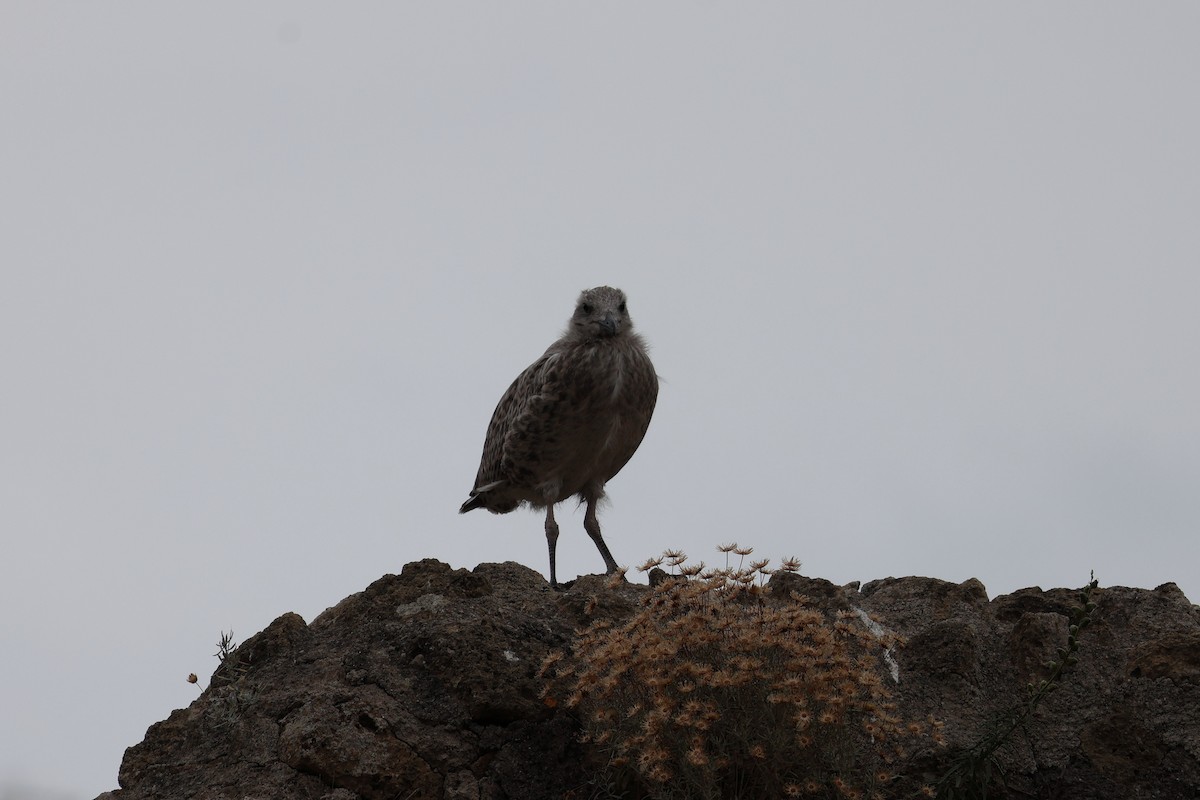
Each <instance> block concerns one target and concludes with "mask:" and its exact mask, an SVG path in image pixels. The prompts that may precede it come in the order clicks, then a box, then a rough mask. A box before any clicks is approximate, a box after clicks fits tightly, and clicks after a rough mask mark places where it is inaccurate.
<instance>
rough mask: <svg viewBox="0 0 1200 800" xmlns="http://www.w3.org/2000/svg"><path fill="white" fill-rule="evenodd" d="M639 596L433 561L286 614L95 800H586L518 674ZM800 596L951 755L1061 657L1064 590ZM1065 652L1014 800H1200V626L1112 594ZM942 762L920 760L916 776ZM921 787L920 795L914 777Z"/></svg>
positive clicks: (1167, 604) (566, 746)
mask: <svg viewBox="0 0 1200 800" xmlns="http://www.w3.org/2000/svg"><path fill="white" fill-rule="evenodd" d="M647 591H648V588H647V587H645V586H640V585H634V584H629V583H620V582H618V583H617V584H613V583H612V582H611V581H610V580H609V579H608V578H606V577H604V576H584V577H582V578H580V579H578V580H577V581H575V582H573V583H572V584H571V585H570V586H569V587H567V588H566V591H562V592H554V591H550V588H549V586H548V585H547V583H546V582H545V580H544V579H543V578H542V577H541V575H539V574H538V573H536V572H534V571H533V570H530V569H527V568H526V567H523V566H521V565H519V564H514V563H512V562H508V563H505V564H481V565H480V566H479V567H477V568H476V569H474V570H470V571H468V570H464V569H458V570H455V569H451V568H450V567H449V566H448V565H446V564H443V563H441V562H438V561H434V560H431V559H426V560H424V561H419V562H414V563H412V564H408V565H406V566H405V567H404V570H403V571H402V573H401V574H400V575H385V576H383V577H382V578H380V579H379V580H377V581H375V582H374V583H372V584H371V585H370V586H368V587H367V588H366V589H365V590H364V591H362V592H360V593H358V594H355V595H352V596H351V597H348V598H346V599H345V600H343V601H342V602H340V603H338V604H337V605H336V606H334V607H333V608H330V609H329V610H327V611H325V612H324V613H322V614H321V615H319V616H318V617H317V618H316V619H315V620H313V622H312V624H305V622H304V620H302V619H301V618H300V617H298V616H297V615H295V614H284V615H283V616H281V617H280V618H279V619H277V620H275V621H274V622H272V623H271V625H269V626H268V627H267V628H266V629H265V630H263V631H262V632H261V633H259V634H257V635H255V636H252V637H250V638H249V639H248V640H246V641H245V642H244V643H243V644H242V645H241V646H240V647H238V648H237V649H236V651H234V652H233V653H231V654H230V655H229V657H228V658H226V659H225V661H224V662H223V663H222V664H221V665H220V666H219V667H218V668H217V670H216V672H215V673H214V675H213V679H212V681H211V682H210V685H209V688H208V689H207V690H205V692H204V693H203V694H202V695H201V696H200V697H199V698H198V699H197V700H196V701H195V702H194V703H192V705H191V706H190V707H189V708H187V709H182V710H179V711H175V712H173V713H172V714H171V715H170V716H169V718H168V719H166V720H164V721H163V722H159V723H156V724H154V725H152V726H151V727H150V729H149V730H148V731H147V733H146V738H145V740H144V741H143V742H141V743H140V744H138V745H135V746H133V747H131V748H129V749H128V750H127V751H126V754H125V758H124V760H123V762H122V765H121V769H120V778H119V780H120V785H121V787H122V788H121V789H120V790H118V791H115V792H110V793H106V794H105V795H102V796H101V797H102V798H104V800H150V799H151V798H171V800H176V799H180V800H183V799H185V798H197V800H224V798H231V799H232V798H239V799H240V798H258V797H263V798H266V797H297V798H313V799H314V800H317V799H318V798H320V799H322V800H372V799H373V798H384V797H389V798H390V797H408V798H437V799H438V800H443V799H444V800H468V798H469V800H476V798H478V799H479V800H517V799H518V798H519V799H520V800H543V798H545V799H546V800H549V798H561V797H564V796H579V797H583V796H592V795H591V794H589V793H592V794H594V793H595V790H596V789H597V786H596V785H595V784H594V783H593V781H594V778H595V775H594V771H593V770H594V768H595V767H596V766H597V765H598V764H601V763H602V761H603V759H602V757H601V755H600V754H599V753H598V752H595V751H589V750H587V749H586V748H585V747H584V746H583V745H581V744H579V742H578V738H577V733H578V727H577V721H576V720H575V719H574V717H573V716H572V714H571V713H569V712H566V711H564V710H563V709H561V708H556V707H553V703H550V704H547V702H545V701H544V700H542V698H541V695H540V692H541V689H542V681H541V679H540V678H539V677H538V670H539V668H540V665H541V663H542V661H543V659H544V658H545V656H546V654H548V653H549V652H550V651H552V650H554V649H559V648H563V647H567V646H569V645H570V643H571V642H572V640H573V638H574V635H575V631H576V630H578V629H579V628H582V627H584V626H586V625H587V624H589V623H590V622H592V621H596V620H607V621H611V622H619V621H620V620H622V619H624V618H626V617H627V616H628V615H630V614H632V613H633V612H634V611H635V610H636V609H637V608H638V601H639V598H641V597H642V596H644V594H645V593H646V592H647ZM794 594H798V595H804V596H806V597H807V598H808V601H809V602H810V603H811V604H812V605H813V606H814V607H816V608H820V609H822V610H824V611H826V612H828V613H830V614H832V613H834V612H852V613H850V614H848V615H847V618H848V619H851V620H853V619H854V618H855V616H856V615H857V614H858V613H859V612H861V613H862V614H864V615H865V614H868V613H869V614H870V616H871V618H872V619H874V620H876V621H877V622H878V624H879V626H880V627H879V628H878V629H877V630H879V631H882V630H885V629H886V630H889V631H892V632H895V633H897V634H899V635H900V636H901V637H903V638H904V639H906V643H905V644H903V646H900V647H898V648H897V649H896V650H895V652H894V654H893V656H894V660H893V661H892V662H891V665H892V666H893V667H894V669H895V675H896V677H897V678H898V683H894V682H893V679H892V677H891V676H890V675H889V676H886V680H887V682H888V685H889V686H891V687H892V689H893V691H894V692H895V694H896V698H897V702H898V703H899V713H900V714H901V715H902V716H904V717H906V718H916V719H925V718H926V717H927V716H929V715H933V716H935V717H937V718H938V719H940V720H942V721H943V722H944V729H943V730H944V733H945V736H946V738H947V740H948V741H949V743H950V745H951V747H954V746H967V745H969V744H971V743H973V742H974V741H976V740H977V738H978V737H979V736H980V735H981V733H982V732H983V731H985V730H987V728H988V726H989V725H990V724H993V722H994V721H995V720H996V719H998V718H1000V716H1001V715H1003V714H1004V713H1005V712H1006V711H1007V710H1009V709H1012V708H1014V707H1019V706H1020V704H1021V703H1023V702H1024V700H1025V698H1026V697H1027V690H1026V685H1027V684H1030V683H1036V682H1037V681H1039V680H1041V679H1042V678H1044V677H1046V676H1047V675H1048V671H1049V667H1048V666H1047V662H1049V661H1052V660H1055V659H1056V658H1057V657H1058V651H1059V649H1060V648H1063V647H1065V645H1066V640H1067V635H1068V625H1069V624H1070V617H1071V613H1072V610H1073V609H1074V608H1075V607H1076V606H1077V605H1078V602H1079V598H1078V595H1079V593H1078V591H1077V590H1066V589H1052V590H1048V591H1042V590H1041V589H1037V588H1031V589H1022V590H1021V591H1019V592H1015V593H1013V594H1011V595H1008V596H1005V597H998V598H996V599H995V600H992V601H990V602H989V601H988V599H987V593H986V591H985V590H984V587H983V585H982V584H981V583H979V581H976V580H969V581H965V582H963V583H960V584H955V583H948V582H946V581H939V580H935V579H930V578H899V579H897V578H887V579H884V580H879V581H871V582H869V583H866V584H864V585H863V586H862V587H861V591H860V590H858V589H857V587H856V586H854V585H848V586H836V585H834V584H832V583H830V582H828V581H823V580H821V579H818V578H809V577H803V576H796V575H779V576H776V577H775V578H773V579H772V581H771V597H772V598H773V599H772V600H771V602H793V601H792V600H791V597H792V596H793V595H794ZM1093 600H1094V602H1095V604H1096V610H1095V612H1094V614H1093V618H1092V624H1091V625H1090V626H1089V627H1087V628H1085V629H1084V630H1082V631H1079V632H1078V640H1079V651H1078V653H1077V657H1078V663H1077V665H1075V666H1074V668H1073V669H1072V670H1070V671H1069V672H1068V673H1067V674H1066V676H1065V677H1064V679H1063V681H1062V685H1061V686H1060V688H1059V689H1058V690H1057V691H1055V692H1053V693H1052V694H1051V695H1050V696H1049V697H1048V698H1047V699H1046V701H1045V702H1044V703H1043V704H1042V706H1041V707H1040V708H1039V709H1038V711H1037V713H1036V714H1034V715H1033V716H1032V717H1031V718H1030V719H1029V720H1028V725H1027V726H1026V727H1027V734H1028V739H1026V738H1024V737H1025V736H1026V733H1019V734H1018V736H1019V737H1021V738H1020V739H1019V740H1018V742H1017V744H1019V745H1020V746H1017V747H1011V748H1007V749H1006V750H1005V751H1004V754H1003V755H1002V758H1003V759H1004V765H1005V768H1006V770H1007V774H1008V778H1009V783H1010V785H1011V786H1012V787H1013V791H1014V792H1015V793H1016V794H1015V795H1014V796H1040V797H1058V798H1064V799H1065V800H1108V799H1109V798H1111V799H1112V800H1118V798H1121V799H1123V798H1138V797H1146V798H1149V797H1154V798H1162V799H1163V800H1185V798H1186V799H1187V800H1192V799H1193V798H1195V797H1198V796H1200V610H1198V609H1197V608H1196V606H1193V605H1192V604H1191V603H1190V602H1188V600H1187V598H1186V597H1184V595H1183V593H1182V592H1180V591H1179V589H1178V587H1176V586H1175V585H1174V584H1164V585H1163V586H1160V587H1158V588H1157V589H1154V590H1143V589H1129V588H1123V587H1113V588H1106V589H1102V590H1099V591H1098V592H1096V593H1095V595H1094V597H1093ZM947 755H948V753H947V752H945V751H941V752H927V753H923V754H919V759H918V761H917V762H914V764H917V765H918V766H919V771H922V772H927V773H928V776H932V775H934V774H936V771H937V770H938V769H939V768H942V767H944V765H945V759H946V758H947ZM928 776H927V777H928Z"/></svg>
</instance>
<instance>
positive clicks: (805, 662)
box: [543, 545, 940, 800]
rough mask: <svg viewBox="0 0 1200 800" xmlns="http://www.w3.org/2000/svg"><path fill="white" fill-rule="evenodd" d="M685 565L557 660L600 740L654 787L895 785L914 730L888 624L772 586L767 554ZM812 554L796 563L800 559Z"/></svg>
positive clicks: (841, 788) (923, 728) (743, 791)
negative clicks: (887, 654) (899, 689)
mask: <svg viewBox="0 0 1200 800" xmlns="http://www.w3.org/2000/svg"><path fill="white" fill-rule="evenodd" d="M719 549H720V550H721V551H722V552H724V553H725V554H726V559H727V563H726V566H725V567H723V568H718V569H707V570H706V569H705V568H704V565H703V564H700V565H695V566H687V565H686V563H685V562H686V556H684V555H683V554H682V553H678V552H671V551H668V552H667V553H665V554H664V556H663V557H662V558H659V559H653V560H651V561H649V562H647V563H646V564H643V565H642V567H641V569H643V570H646V569H650V568H652V567H654V566H659V565H661V564H663V563H666V565H667V566H669V567H672V568H674V569H675V571H676V575H677V577H678V579H676V580H668V581H665V582H664V583H662V584H660V585H659V586H658V587H656V588H655V589H653V590H651V592H650V593H649V594H648V595H647V597H646V598H645V600H644V601H643V606H642V608H641V609H640V610H639V611H638V612H637V613H636V614H635V615H634V616H633V617H631V618H630V619H629V620H628V621H626V622H625V623H624V624H621V625H615V626H614V625H611V624H606V623H596V624H593V625H592V626H591V627H590V628H588V629H587V630H585V631H583V632H582V633H581V634H580V636H579V639H578V640H577V642H576V645H575V648H574V651H573V653H572V654H570V655H565V654H563V653H557V654H554V655H552V656H551V657H550V658H548V659H547V662H546V665H545V666H544V668H543V674H545V675H547V676H548V677H550V681H549V683H548V685H547V689H546V692H547V697H548V698H552V697H555V696H557V697H558V698H559V699H562V701H563V702H564V703H565V705H566V706H568V707H571V708H575V709H577V711H578V713H579V714H580V717H581V720H582V723H583V726H584V737H585V739H586V740H588V741H590V742H592V743H594V744H595V745H597V746H600V747H602V748H604V749H605V750H607V752H608V753H609V755H610V764H611V767H612V768H613V770H615V771H616V773H617V775H618V776H620V775H622V774H624V775H625V776H628V775H630V774H633V775H635V776H636V782H637V783H638V784H640V785H641V786H642V787H643V789H644V791H645V792H647V793H648V794H649V795H650V796H651V797H655V798H668V797H686V798H699V799H702V798H712V799H714V800H715V799H716V798H732V797H737V798H746V799H747V800H748V799H749V798H758V797H764V798H765V797H772V798H775V797H842V798H871V797H884V796H885V791H886V789H887V787H888V786H889V784H891V783H892V782H893V781H894V780H895V772H894V770H895V768H896V766H897V765H898V763H899V761H900V760H901V759H902V758H903V757H904V755H905V750H904V743H905V742H906V741H907V740H911V739H913V738H914V737H922V738H923V737H925V736H928V735H930V734H935V735H938V736H940V733H939V732H937V731H936V727H935V726H936V723H932V721H931V722H930V723H907V722H905V721H903V720H901V719H900V718H899V717H898V715H897V711H896V706H895V704H894V703H893V702H892V700H891V695H890V692H889V691H888V689H887V686H886V685H885V683H884V678H883V677H881V674H882V669H881V656H882V653H883V651H884V650H885V648H887V647H889V646H891V645H892V644H895V642H894V641H889V640H886V639H880V638H879V637H877V636H876V635H874V634H872V633H871V632H870V631H868V630H867V629H866V628H865V627H864V626H863V625H862V623H861V622H860V621H859V620H858V619H857V618H856V617H855V616H854V615H853V614H844V615H840V616H838V617H837V618H836V619H834V620H830V619H828V618H827V617H826V616H825V614H823V613H822V612H820V611H818V610H815V609H814V608H812V607H811V606H809V605H808V603H807V602H806V600H805V598H803V597H799V596H793V597H792V598H790V599H785V600H778V599H774V598H772V597H771V596H770V595H769V593H768V592H767V591H766V587H765V586H764V581H765V579H766V577H767V576H769V575H771V574H773V572H774V570H771V569H768V567H767V564H768V562H766V561H754V562H751V563H750V564H749V565H743V564H742V563H739V564H738V565H737V566H730V565H729V563H728V559H729V554H730V553H732V554H734V555H737V556H740V557H741V560H742V561H744V560H745V556H747V555H749V554H750V550H749V549H748V548H739V547H737V545H725V546H722V547H721V548H719ZM798 567H799V564H798V562H796V561H794V560H788V561H785V562H784V565H783V567H781V568H780V571H786V572H792V571H796V570H797V569H798Z"/></svg>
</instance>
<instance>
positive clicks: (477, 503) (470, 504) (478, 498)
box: [458, 494, 486, 514]
mask: <svg viewBox="0 0 1200 800" xmlns="http://www.w3.org/2000/svg"><path fill="white" fill-rule="evenodd" d="M485 502H486V501H485V500H484V499H483V495H479V494H473V495H471V496H470V497H468V498H467V502H465V503H463V504H462V508H460V509H458V513H460V514H465V513H467V512H468V511H474V510H475V509H477V508H483V506H484V505H485Z"/></svg>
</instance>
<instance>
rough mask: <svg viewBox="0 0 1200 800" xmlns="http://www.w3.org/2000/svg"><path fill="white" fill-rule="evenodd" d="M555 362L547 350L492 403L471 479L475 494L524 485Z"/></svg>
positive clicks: (530, 464)
mask: <svg viewBox="0 0 1200 800" xmlns="http://www.w3.org/2000/svg"><path fill="white" fill-rule="evenodd" d="M556 360H557V359H556V358H555V357H554V354H553V353H551V352H550V351H547V352H546V353H545V354H544V355H543V356H542V357H541V358H539V359H538V360H537V361H535V362H533V363H532V364H530V365H529V366H528V367H526V368H525V370H524V371H523V372H522V373H521V374H520V375H518V376H517V378H516V380H514V381H513V382H512V384H511V385H510V386H509V387H508V390H507V391H506V392H505V393H504V395H503V396H502V397H501V398H500V402H499V403H497V404H496V410H495V411H494V412H493V413H492V420H491V422H490V423H488V430H487V436H486V438H485V439H484V442H483V458H482V459H481V461H480V463H479V473H478V474H477V475H476V476H475V487H476V491H481V490H483V489H484V487H487V489H495V488H498V486H499V485H501V484H503V483H512V482H515V483H520V484H525V483H526V481H525V480H522V478H526V477H527V475H526V473H530V472H531V467H532V464H533V462H535V461H536V453H537V439H538V438H540V437H539V436H538V432H539V428H540V427H542V425H541V424H540V423H541V422H543V421H544V419H545V416H546V413H547V412H546V406H547V397H546V392H547V385H548V384H550V385H551V387H550V388H553V386H552V384H553V382H554V379H555V377H556V373H557V370H555V369H554V368H553V367H554V364H553V362H554V361H556ZM531 483H532V482H530V484H529V485H531Z"/></svg>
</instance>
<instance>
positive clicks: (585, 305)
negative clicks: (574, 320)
mask: <svg viewBox="0 0 1200 800" xmlns="http://www.w3.org/2000/svg"><path fill="white" fill-rule="evenodd" d="M579 310H580V311H582V312H583V313H585V314H590V313H592V312H593V311H594V310H595V309H593V308H592V304H591V303H583V304H581V305H580V306H579Z"/></svg>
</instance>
